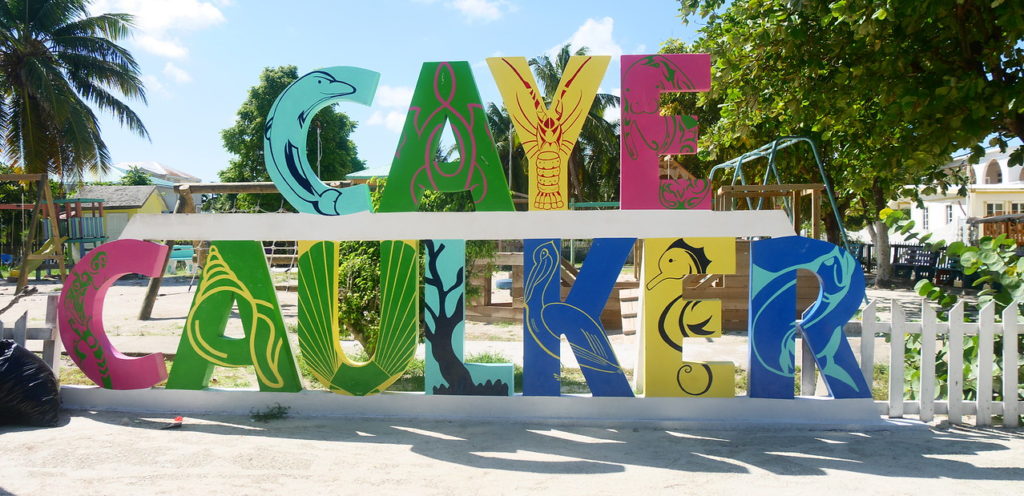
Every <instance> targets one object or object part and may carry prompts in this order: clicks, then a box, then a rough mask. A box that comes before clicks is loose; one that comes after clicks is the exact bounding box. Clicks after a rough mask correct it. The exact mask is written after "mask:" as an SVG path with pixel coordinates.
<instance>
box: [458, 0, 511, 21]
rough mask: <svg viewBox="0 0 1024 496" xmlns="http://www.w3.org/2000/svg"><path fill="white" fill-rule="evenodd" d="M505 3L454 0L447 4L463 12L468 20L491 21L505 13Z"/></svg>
mask: <svg viewBox="0 0 1024 496" xmlns="http://www.w3.org/2000/svg"><path fill="white" fill-rule="evenodd" d="M505 4H506V2H500V1H493V0H453V1H451V2H448V4H447V5H448V7H450V8H453V9H455V10H458V11H459V12H461V13H462V15H463V16H464V17H465V18H466V20H468V21H471V22H472V21H482V22H491V21H497V20H498V19H501V17H502V16H504V15H505V12H503V7H504V5H505Z"/></svg>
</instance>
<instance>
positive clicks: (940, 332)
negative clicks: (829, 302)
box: [801, 302, 1021, 427]
mask: <svg viewBox="0 0 1024 496" xmlns="http://www.w3.org/2000/svg"><path fill="white" fill-rule="evenodd" d="M876 304H877V302H871V303H870V304H869V305H868V306H867V307H866V308H865V309H864V312H863V321H862V322H861V340H860V355H861V371H862V373H863V374H864V377H865V379H867V382H868V384H872V383H873V375H874V365H875V359H874V354H875V353H874V352H875V345H876V340H878V339H884V338H885V337H886V336H888V337H889V338H890V343H889V346H890V348H889V349H890V359H889V364H888V365H889V383H888V392H889V394H888V396H889V397H888V399H887V400H880V401H879V400H876V401H875V403H876V404H877V405H878V408H879V412H880V413H881V414H883V415H888V416H889V418H902V417H903V415H904V414H911V415H912V414H916V415H918V416H919V418H920V420H921V421H924V422H930V421H932V420H933V419H934V417H935V414H945V415H947V416H948V418H949V421H950V423H961V422H962V421H963V417H964V416H965V415H975V416H976V421H975V423H976V425H978V426H988V425H992V418H993V416H996V415H1001V416H1002V418H1003V422H1002V423H1003V426H1005V427H1016V426H1017V425H1018V423H1019V420H1018V416H1019V415H1020V414H1021V409H1020V402H1019V400H1018V394H1019V391H1020V388H1021V384H1020V383H1019V381H1018V370H1019V369H1018V368H1019V367H1020V365H1021V364H1020V360H1019V357H1018V349H1017V348H1018V346H1017V336H1018V335H1019V334H1020V327H1021V325H1020V324H1019V323H1018V312H1017V306H1016V305H1011V306H1009V307H1007V308H1006V310H1005V311H1003V314H1002V322H1001V323H996V319H995V316H996V311H995V306H994V305H991V304H990V305H988V306H986V307H984V308H982V309H981V311H980V312H979V313H978V321H977V322H976V323H968V322H964V303H963V302H960V303H958V304H957V305H956V306H955V307H953V308H952V309H951V311H950V312H949V321H948V322H939V321H938V318H937V316H936V312H935V309H934V308H933V307H932V306H931V305H928V304H927V303H923V304H922V307H921V320H920V321H919V322H909V321H908V320H907V317H906V313H905V312H904V310H903V309H902V307H900V305H899V303H898V302H893V305H892V313H891V318H890V321H889V322H876V308H875V306H876ZM915 334H916V335H920V337H921V339H920V342H921V345H920V350H921V352H920V382H919V388H918V391H917V393H918V394H917V398H916V399H913V400H907V399H904V398H905V397H904V390H905V380H904V379H905V377H906V375H907V372H908V370H907V369H906V367H905V361H904V355H905V348H906V343H907V337H908V336H911V335H915ZM972 336H977V337H978V347H977V353H976V354H975V355H974V357H975V358H976V363H975V371H976V373H974V374H971V376H973V379H972V382H974V383H975V391H976V395H975V399H972V400H967V399H966V398H965V395H964V379H965V377H964V374H962V373H959V372H962V371H963V365H964V363H963V359H964V340H965V338H967V337H972ZM996 336H1003V339H1002V344H1003V346H1002V370H1001V378H1000V377H999V376H998V375H997V374H996V373H994V370H995V367H996V362H997V360H996V355H995V337H996ZM943 342H945V343H948V350H947V353H945V361H946V364H947V370H948V371H949V374H948V375H949V378H948V382H946V383H944V384H945V386H946V390H947V393H946V395H945V396H946V397H945V398H938V397H937V396H938V390H939V388H938V386H939V382H938V380H937V379H936V367H935V366H936V363H937V360H938V356H937V353H938V352H939V351H940V350H941V347H940V346H941V344H942V343H943ZM802 365H803V372H802V378H801V385H802V386H801V391H813V389H814V372H813V371H814V367H813V365H814V362H813V359H812V358H811V357H810V354H808V353H804V354H803V360H802ZM994 382H996V383H1001V385H1002V388H1001V393H1002V400H1000V401H996V400H994V399H993V383H994ZM804 394H807V393H806V392H805V393H804ZM812 394H813V393H812Z"/></svg>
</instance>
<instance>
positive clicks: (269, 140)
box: [263, 67, 380, 215]
mask: <svg viewBox="0 0 1024 496" xmlns="http://www.w3.org/2000/svg"><path fill="white" fill-rule="evenodd" d="M379 78H380V74H378V73H376V72H373V71H369V70H366V69H360V68H358V67H328V68H326V69H320V70H316V71H313V72H310V73H309V74H306V75H304V76H302V77H300V78H299V79H297V80H295V81H294V82H293V83H292V84H290V85H288V87H287V88H285V89H284V91H282V92H281V94H280V95H279V96H278V97H277V100H276V101H275V102H274V106H273V107H271V109H270V114H268V115H267V121H266V126H265V129H264V134H263V155H264V161H265V162H266V167H267V172H268V173H269V174H270V177H271V178H272V179H273V181H274V183H276V184H277V186H278V188H279V189H280V191H281V194H282V195H284V197H285V198H286V199H287V200H288V202H289V203H290V204H291V205H292V206H293V207H295V209H296V210H298V211H299V212H305V213H315V214H320V215H344V214H350V213H355V212H362V211H366V210H369V209H370V190H369V187H367V186H366V185H357V186H352V187H349V188H346V189H344V190H340V189H338V188H331V187H328V186H327V185H325V184H324V183H323V182H321V181H320V179H319V178H317V177H316V173H315V172H314V171H313V168H312V167H310V165H309V161H308V159H307V158H306V133H307V132H308V131H309V125H310V123H311V122H312V120H313V116H315V115H316V113H317V112H318V111H320V109H322V108H324V107H326V106H328V105H332V104H334V103H338V102H342V101H348V102H356V103H361V104H363V105H370V102H372V101H373V94H374V92H375V91H376V89H377V81H378V80H379Z"/></svg>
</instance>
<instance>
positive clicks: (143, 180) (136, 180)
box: [118, 165, 153, 186]
mask: <svg viewBox="0 0 1024 496" xmlns="http://www.w3.org/2000/svg"><path fill="white" fill-rule="evenodd" d="M118 184H120V185H122V186H149V185H150V184H153V178H152V177H151V176H150V175H149V174H146V172H145V171H144V170H142V167H139V166H136V165H133V166H131V167H129V168H128V171H126V172H125V173H124V175H123V176H121V180H120V181H118Z"/></svg>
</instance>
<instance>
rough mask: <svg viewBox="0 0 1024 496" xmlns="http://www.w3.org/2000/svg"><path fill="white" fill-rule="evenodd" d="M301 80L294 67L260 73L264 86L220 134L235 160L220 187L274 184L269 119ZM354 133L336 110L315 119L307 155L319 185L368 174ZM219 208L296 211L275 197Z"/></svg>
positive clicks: (226, 201)
mask: <svg viewBox="0 0 1024 496" xmlns="http://www.w3.org/2000/svg"><path fill="white" fill-rule="evenodd" d="M298 78H299V73H298V69H297V68H296V67H295V66H293V65H288V66H281V67H276V68H270V67H267V68H265V69H263V72H262V73H260V78H259V83H258V84H256V85H255V86H253V87H252V88H250V89H249V96H248V97H247V98H246V100H245V102H243V103H242V105H241V107H239V108H238V114H237V115H238V118H237V119H236V120H235V124H234V125H233V126H231V127H229V128H227V129H225V130H223V131H221V139H222V141H223V142H224V149H226V150H227V151H228V152H230V153H231V154H233V155H234V158H232V159H231V161H230V162H229V164H228V167H227V168H226V169H224V170H222V171H220V172H219V173H218V175H219V176H220V180H221V181H225V182H253V181H270V175H269V174H268V173H267V168H266V164H265V163H264V161H263V131H264V127H265V124H266V119H267V114H268V113H269V112H270V108H271V107H272V106H273V105H274V100H275V99H277V97H278V95H280V94H281V92H282V91H284V89H285V88H286V87H287V86H288V85H289V84H291V83H292V82H293V81H295V80H296V79H298ZM355 128H356V123H355V122H352V120H350V119H349V118H348V116H347V115H345V114H344V113H342V112H339V111H337V110H336V109H335V108H334V107H333V106H331V107H327V108H324V109H323V110H321V111H320V112H318V113H317V114H316V116H315V117H313V123H312V125H311V126H310V131H309V135H308V136H307V137H306V140H307V145H306V146H307V148H306V149H307V150H309V157H308V158H309V163H310V164H313V167H314V169H315V170H316V171H317V172H318V173H319V175H320V179H322V180H324V181H332V180H338V179H343V178H344V177H345V175H346V174H348V173H350V172H355V171H360V170H363V169H364V168H365V166H364V163H363V161H362V160H360V159H359V156H358V151H357V149H356V145H355V143H354V142H352V140H350V139H349V136H350V135H351V134H352V131H354V130H355ZM236 196H237V197H236ZM216 203H217V204H216V205H215V206H214V208H216V209H221V210H223V209H228V208H231V207H232V206H234V208H235V209H239V210H251V209H254V208H259V209H261V210H268V211H276V210H278V209H280V208H282V207H283V208H285V209H287V210H293V209H292V208H291V205H288V202H284V201H282V198H281V195H279V194H276V193H275V194H240V195H227V197H224V198H220V199H218V201H217V202H216Z"/></svg>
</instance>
